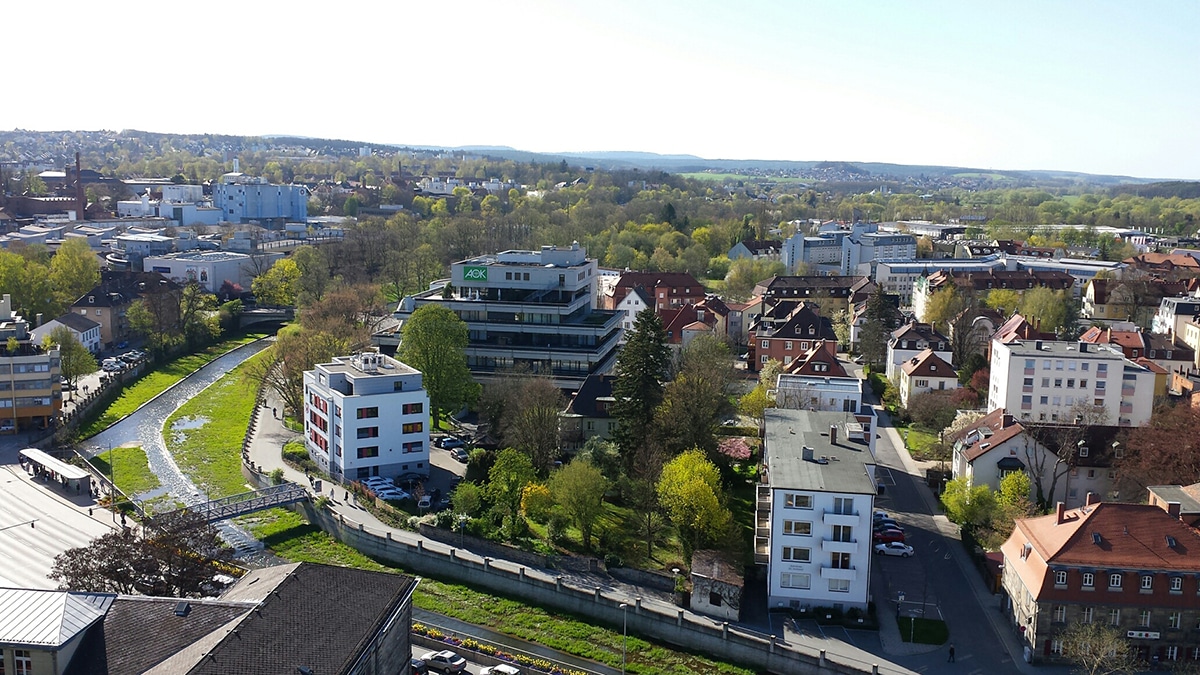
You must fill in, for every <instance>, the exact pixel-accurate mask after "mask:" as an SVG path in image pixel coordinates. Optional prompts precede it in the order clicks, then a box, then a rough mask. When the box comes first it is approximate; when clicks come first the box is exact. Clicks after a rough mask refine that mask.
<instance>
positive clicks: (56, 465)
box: [20, 448, 91, 480]
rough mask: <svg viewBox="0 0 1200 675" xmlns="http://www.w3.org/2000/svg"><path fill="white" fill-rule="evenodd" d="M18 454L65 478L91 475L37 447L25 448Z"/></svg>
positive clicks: (73, 478)
mask: <svg viewBox="0 0 1200 675" xmlns="http://www.w3.org/2000/svg"><path fill="white" fill-rule="evenodd" d="M20 454H21V456H22V457H26V458H28V459H29V460H30V461H33V462H36V463H38V464H41V465H42V466H44V467H46V468H47V469H50V470H51V471H53V472H54V473H57V474H58V475H60V476H62V477H63V478H66V479H67V480H83V479H84V478H87V477H88V476H90V475H91V474H90V473H88V472H87V470H86V469H81V468H79V467H77V466H73V465H71V464H67V463H66V462H64V461H62V460H61V459H58V458H57V457H51V456H50V455H47V454H46V453H44V452H42V451H41V450H38V449H37V448H25V449H24V450H22V451H21V453H20Z"/></svg>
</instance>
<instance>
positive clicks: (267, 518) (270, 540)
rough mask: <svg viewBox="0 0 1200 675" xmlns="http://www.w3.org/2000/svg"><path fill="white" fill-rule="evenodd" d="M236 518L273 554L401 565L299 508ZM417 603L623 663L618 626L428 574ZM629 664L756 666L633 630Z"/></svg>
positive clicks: (666, 670) (719, 668) (673, 669)
mask: <svg viewBox="0 0 1200 675" xmlns="http://www.w3.org/2000/svg"><path fill="white" fill-rule="evenodd" d="M238 522H239V523H240V524H242V525H244V526H246V527H248V528H249V529H250V531H251V532H252V533H253V534H254V536H256V537H257V538H258V539H259V540H261V541H262V542H263V543H264V544H266V545H267V546H268V547H269V548H270V549H271V550H272V551H273V552H274V553H275V554H276V555H278V556H280V557H281V558H284V559H286V560H290V561H293V562H320V563H326V564H331V565H348V566H351V567H357V568H360V569H367V570H375V571H403V570H399V569H398V568H396V567H393V566H387V565H383V564H381V563H379V562H378V561H375V560H373V559H371V558H368V557H367V556H364V555H363V554H361V553H359V552H358V551H356V550H354V549H353V548H350V547H349V546H346V545H345V544H341V543H339V542H337V541H336V540H334V539H333V538H332V537H330V536H329V535H328V534H326V533H325V532H322V531H321V530H320V529H318V528H317V527H315V526H313V525H310V524H308V523H306V522H305V521H304V519H303V518H301V517H300V516H299V515H298V514H296V513H294V512H292V511H287V510H284V509H271V510H269V511H264V512H262V513H259V514H254V515H251V516H245V517H244V518H240V519H238ZM413 604H414V605H415V606H416V607H419V608H421V609H424V610H428V611H431V612H437V613H439V614H444V615H446V616H449V617H453V618H456V619H459V620H461V621H466V622H468V623H471V624H475V625H479V626H486V627H488V628H490V629H492V630H495V631H497V632H500V633H504V634H506V635H511V636H512V637H516V638H520V639H522V640H528V641H530V642H535V643H538V644H541V645H545V646H546V647H550V648H551V649H557V650H559V651H563V652H566V653H569V654H573V655H575V656H579V657H582V658H588V659H592V660H595V661H599V662H601V663H605V664H608V665H609V666H613V667H620V665H621V640H622V636H621V631H620V630H613V629H612V628H608V627H602V626H595V625H592V624H590V623H586V622H585V621H582V620H580V619H578V618H575V617H572V616H569V615H565V614H561V613H558V612H553V611H549V610H545V609H542V608H540V607H535V606H531V605H526V604H524V603H522V602H519V601H516V600H511V599H509V598H503V597H498V596H493V595H488V594H486V593H480V592H478V591H473V590H471V589H469V588H467V587H465V586H460V585H457V584H452V583H445V582H441V581H437V580H434V579H430V578H428V577H426V578H423V579H422V581H421V584H420V586H418V587H417V592H416V594H415V596H414V599H413ZM627 663H628V665H627V669H626V670H627V671H628V672H630V673H643V674H645V675H657V674H670V675H675V674H678V675H685V674H690V673H732V674H735V675H743V674H744V675H750V673H752V672H753V671H751V670H748V669H745V668H739V667H737V666H734V665H731V664H728V663H722V662H719V661H713V660H711V659H708V658H705V657H702V656H697V655H694V654H688V653H686V652H678V651H675V650H673V649H669V648H666V647H662V646H659V645H656V644H652V643H649V642H647V641H645V640H642V639H640V638H637V637H635V636H632V635H631V636H629V642H628V661H627Z"/></svg>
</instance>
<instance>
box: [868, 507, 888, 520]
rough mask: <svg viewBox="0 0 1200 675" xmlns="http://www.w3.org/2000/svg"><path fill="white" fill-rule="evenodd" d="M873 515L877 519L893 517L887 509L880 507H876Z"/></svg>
mask: <svg viewBox="0 0 1200 675" xmlns="http://www.w3.org/2000/svg"><path fill="white" fill-rule="evenodd" d="M871 517H872V518H874V519H875V520H879V519H880V518H891V516H889V515H888V512H887V511H880V510H879V509H875V511H874V512H873V513H872V514H871Z"/></svg>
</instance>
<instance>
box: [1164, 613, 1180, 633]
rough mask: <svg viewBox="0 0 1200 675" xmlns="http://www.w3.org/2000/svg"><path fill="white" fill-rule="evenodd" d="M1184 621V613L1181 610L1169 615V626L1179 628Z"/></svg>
mask: <svg viewBox="0 0 1200 675" xmlns="http://www.w3.org/2000/svg"><path fill="white" fill-rule="evenodd" d="M1182 622H1183V615H1182V614H1180V613H1179V612H1171V613H1170V614H1168V615H1167V628H1172V629H1175V630H1179V626H1180V624H1181V623H1182Z"/></svg>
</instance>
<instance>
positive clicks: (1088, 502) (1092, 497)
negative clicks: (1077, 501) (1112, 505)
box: [1084, 491, 1100, 506]
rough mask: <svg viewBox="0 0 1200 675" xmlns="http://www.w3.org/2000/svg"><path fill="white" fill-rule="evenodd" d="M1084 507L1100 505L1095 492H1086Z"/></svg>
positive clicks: (1098, 497)
mask: <svg viewBox="0 0 1200 675" xmlns="http://www.w3.org/2000/svg"><path fill="white" fill-rule="evenodd" d="M1084 499H1085V501H1084V506H1092V505H1094V504H1099V503H1100V495H1098V494H1096V493H1095V492H1091V491H1088V493H1087V497H1085V498H1084Z"/></svg>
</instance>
